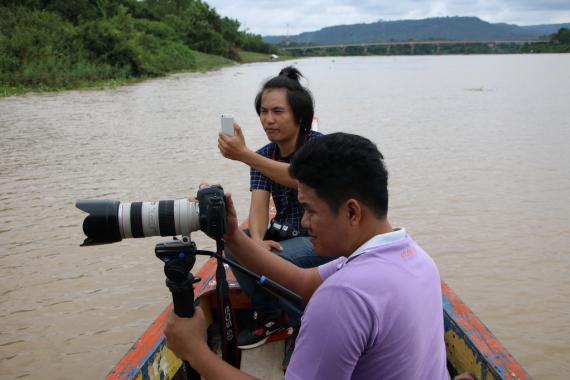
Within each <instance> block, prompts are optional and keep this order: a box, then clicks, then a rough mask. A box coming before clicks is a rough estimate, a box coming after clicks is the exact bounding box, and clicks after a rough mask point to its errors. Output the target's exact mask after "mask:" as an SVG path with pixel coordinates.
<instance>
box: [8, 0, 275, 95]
mask: <svg viewBox="0 0 570 380" xmlns="http://www.w3.org/2000/svg"><path fill="white" fill-rule="evenodd" d="M239 27H240V23H239V21H238V20H235V19H231V18H228V17H222V16H220V15H219V14H218V13H217V12H216V10H215V9H214V8H211V7H210V6H209V5H208V4H207V3H205V2H203V1H201V0H73V1H70V0H2V3H1V5H0V85H3V86H10V85H14V86H18V85H24V86H30V87H34V86H50V87H73V86H74V85H76V84H77V83H80V82H85V81H97V80H107V79H123V78H131V77H135V78H136V77H147V76H158V75H162V74H165V73H168V72H172V71H180V70H189V69H193V68H195V65H196V53H195V51H200V52H204V53H209V54H214V55H220V56H224V57H227V58H230V59H233V60H236V61H240V56H239V52H240V50H241V49H243V50H248V51H255V52H260V53H270V52H272V47H271V46H270V45H268V44H265V43H263V41H262V39H261V36H260V35H256V34H252V33H248V32H244V31H240V30H239Z"/></svg>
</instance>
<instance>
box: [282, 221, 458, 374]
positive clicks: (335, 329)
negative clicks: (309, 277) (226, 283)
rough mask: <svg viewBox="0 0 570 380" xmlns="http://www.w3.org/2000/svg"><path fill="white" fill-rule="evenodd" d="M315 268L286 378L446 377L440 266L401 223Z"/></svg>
mask: <svg viewBox="0 0 570 380" xmlns="http://www.w3.org/2000/svg"><path fill="white" fill-rule="evenodd" d="M319 273H320V275H321V278H322V279H323V284H322V285H321V286H320V287H319V288H318V289H317V291H316V292H315V294H314V295H313V297H311V299H310V301H309V304H308V305H307V308H306V310H305V313H304V315H303V318H302V323H301V331H300V332H299V336H298V337H297V342H296V345H295V351H294V353H293V357H292V358H291V363H290V364H289V367H288V368H287V373H286V374H285V378H286V379H288V380H291V379H300V380H310V379H323V380H324V379H327V380H328V379H335V380H337V379H338V380H340V379H383V380H385V379H398V380H400V379H414V380H417V379H425V380H447V379H448V374H447V369H446V356H445V344H444V340H443V305H442V298H441V280H440V277H439V272H438V270H437V267H436V265H435V263H434V262H433V260H432V259H431V258H430V257H429V256H428V255H427V253H426V252H425V251H424V250H423V249H421V248H420V247H419V246H418V245H417V244H416V243H415V242H414V241H413V240H412V239H411V238H410V237H409V236H408V235H406V232H405V230H404V229H400V230H397V231H394V232H391V233H388V234H383V235H377V236H375V237H373V238H372V239H371V240H369V241H368V242H367V243H365V244H364V245H363V246H362V247H360V248H359V249H358V250H356V251H355V252H354V253H353V255H351V256H350V257H349V258H348V259H347V258H346V257H341V258H338V259H337V260H333V261H331V262H329V263H327V264H324V265H321V266H320V267H319Z"/></svg>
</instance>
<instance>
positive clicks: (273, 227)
mask: <svg viewBox="0 0 570 380" xmlns="http://www.w3.org/2000/svg"><path fill="white" fill-rule="evenodd" d="M297 236H300V233H299V230H297V229H296V228H295V227H293V226H291V225H290V224H288V223H279V222H276V221H275V219H273V220H272V221H271V222H270V223H269V227H268V228H267V232H266V233H265V236H264V238H263V239H264V240H273V241H282V240H289V239H292V238H294V237H297Z"/></svg>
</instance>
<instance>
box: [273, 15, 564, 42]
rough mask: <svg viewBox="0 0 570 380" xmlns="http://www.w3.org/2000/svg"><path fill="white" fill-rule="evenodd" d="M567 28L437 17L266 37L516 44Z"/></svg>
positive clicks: (332, 27) (562, 25)
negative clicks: (518, 41) (510, 42)
mask: <svg viewBox="0 0 570 380" xmlns="http://www.w3.org/2000/svg"><path fill="white" fill-rule="evenodd" d="M562 27H566V28H569V27H570V23H568V24H557V25H535V26H517V25H511V24H491V23H489V22H486V21H483V20H481V19H479V18H477V17H438V18H428V19H424V20H403V21H378V22H375V23H371V24H354V25H337V26H331V27H327V28H323V29H321V30H318V31H315V32H305V33H301V34H299V35H295V36H289V37H287V36H266V37H263V40H264V41H265V42H267V43H279V42H283V41H286V40H289V41H290V42H293V43H302V44H323V45H328V44H346V43H366V42H379V41H406V40H459V41H461V40H465V41H493V40H501V41H514V40H536V39H539V38H540V37H541V36H544V35H548V34H552V33H556V31H558V30H559V29H560V28H562Z"/></svg>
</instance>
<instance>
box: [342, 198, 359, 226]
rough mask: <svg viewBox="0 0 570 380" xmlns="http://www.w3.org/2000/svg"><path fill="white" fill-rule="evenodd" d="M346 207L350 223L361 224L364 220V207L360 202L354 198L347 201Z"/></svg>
mask: <svg viewBox="0 0 570 380" xmlns="http://www.w3.org/2000/svg"><path fill="white" fill-rule="evenodd" d="M345 205H346V210H347V212H348V218H349V219H350V223H351V224H353V223H360V220H361V219H362V206H361V205H360V202H358V201H357V200H356V199H354V198H350V199H349V200H347V201H346V203H345Z"/></svg>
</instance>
